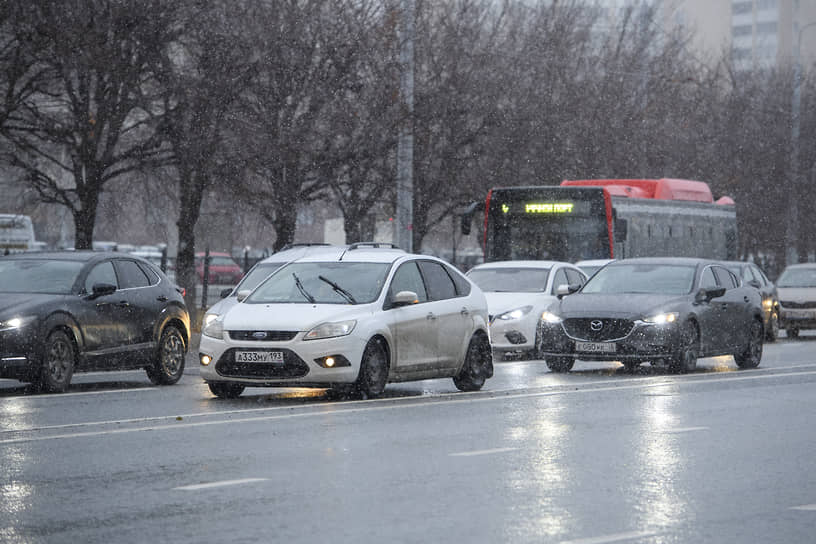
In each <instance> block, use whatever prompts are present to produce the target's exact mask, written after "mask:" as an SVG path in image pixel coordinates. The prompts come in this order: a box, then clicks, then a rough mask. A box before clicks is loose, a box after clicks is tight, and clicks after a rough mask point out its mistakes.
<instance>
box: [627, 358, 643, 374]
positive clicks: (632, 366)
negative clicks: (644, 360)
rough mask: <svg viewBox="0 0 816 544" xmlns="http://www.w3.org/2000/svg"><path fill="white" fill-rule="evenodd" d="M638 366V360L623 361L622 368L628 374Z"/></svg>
mask: <svg viewBox="0 0 816 544" xmlns="http://www.w3.org/2000/svg"><path fill="white" fill-rule="evenodd" d="M639 367H640V361H624V362H623V368H624V369H626V372H629V373H630V374H632V373H634V372H635V371H636V370H637V369H638V368H639Z"/></svg>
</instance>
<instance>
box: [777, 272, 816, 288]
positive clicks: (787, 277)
mask: <svg viewBox="0 0 816 544" xmlns="http://www.w3.org/2000/svg"><path fill="white" fill-rule="evenodd" d="M776 286H777V287H816V268H788V269H787V270H785V271H784V272H782V275H781V276H779V280H778V281H777V282H776Z"/></svg>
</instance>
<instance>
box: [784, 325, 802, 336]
mask: <svg viewBox="0 0 816 544" xmlns="http://www.w3.org/2000/svg"><path fill="white" fill-rule="evenodd" d="M785 334H787V335H788V338H797V337H798V336H799V329H797V328H796V327H790V328H788V329H785Z"/></svg>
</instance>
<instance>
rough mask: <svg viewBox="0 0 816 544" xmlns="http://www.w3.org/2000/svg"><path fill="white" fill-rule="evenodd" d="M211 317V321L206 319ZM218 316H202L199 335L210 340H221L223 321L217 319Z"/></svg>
mask: <svg viewBox="0 0 816 544" xmlns="http://www.w3.org/2000/svg"><path fill="white" fill-rule="evenodd" d="M208 317H212V318H211V319H209V320H208V319H207V318H208ZM219 317H221V316H218V315H215V314H207V315H205V316H204V322H203V325H202V327H201V334H203V335H204V336H209V337H210V338H221V337H223V336H224V320H223V319H219Z"/></svg>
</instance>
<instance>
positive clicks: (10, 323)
mask: <svg viewBox="0 0 816 544" xmlns="http://www.w3.org/2000/svg"><path fill="white" fill-rule="evenodd" d="M36 320H37V316H36V315H27V316H24V317H12V318H11V319H6V320H3V321H0V332H5V331H15V330H20V329H22V328H23V327H26V326H27V325H30V324H31V323H33V322H34V321H36Z"/></svg>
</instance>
